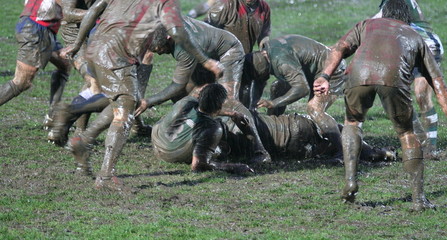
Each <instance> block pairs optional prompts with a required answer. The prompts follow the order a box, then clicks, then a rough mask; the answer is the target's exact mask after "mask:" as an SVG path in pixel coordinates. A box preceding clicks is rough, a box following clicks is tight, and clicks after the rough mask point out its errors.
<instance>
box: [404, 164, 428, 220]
mask: <svg viewBox="0 0 447 240" xmlns="http://www.w3.org/2000/svg"><path fill="white" fill-rule="evenodd" d="M404 169H405V171H406V172H408V173H409V174H410V182H411V188H412V194H411V199H412V201H413V206H412V208H411V209H412V210H413V211H422V210H425V209H432V208H435V205H433V204H432V203H430V201H428V199H427V198H426V197H425V194H424V188H423V185H424V163H423V159H422V158H413V159H410V160H407V161H404Z"/></svg>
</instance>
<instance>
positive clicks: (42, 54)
mask: <svg viewBox="0 0 447 240" xmlns="http://www.w3.org/2000/svg"><path fill="white" fill-rule="evenodd" d="M16 39H17V43H18V46H19V49H18V51H17V60H18V61H20V62H23V63H26V64H28V65H31V66H34V67H36V68H45V66H46V65H47V63H48V62H49V61H50V58H51V54H52V53H53V52H54V51H57V50H59V49H61V48H62V45H61V44H60V43H59V42H58V41H57V39H56V34H54V33H53V32H52V31H51V30H50V29H49V28H47V27H44V26H42V25H40V24H38V23H36V22H34V21H32V20H31V19H30V18H29V17H21V18H20V19H19V22H18V23H17V25H16Z"/></svg>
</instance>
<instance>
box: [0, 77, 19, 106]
mask: <svg viewBox="0 0 447 240" xmlns="http://www.w3.org/2000/svg"><path fill="white" fill-rule="evenodd" d="M21 92H22V91H20V89H19V87H18V86H17V85H15V84H14V82H13V81H12V80H11V81H8V82H6V83H4V84H3V85H1V86H0V106H1V105H3V104H5V103H7V102H8V101H9V100H11V99H13V98H14V97H16V96H18V95H19V94H20V93H21Z"/></svg>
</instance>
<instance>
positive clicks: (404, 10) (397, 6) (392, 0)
mask: <svg viewBox="0 0 447 240" xmlns="http://www.w3.org/2000/svg"><path fill="white" fill-rule="evenodd" d="M382 17H384V18H393V19H397V20H400V21H403V22H406V23H408V24H410V22H411V13H410V9H409V8H408V5H407V4H406V3H405V0H387V1H386V2H385V3H384V4H383V7H382Z"/></svg>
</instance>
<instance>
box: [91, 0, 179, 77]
mask: <svg viewBox="0 0 447 240" xmlns="http://www.w3.org/2000/svg"><path fill="white" fill-rule="evenodd" d="M160 24H161V25H163V26H164V27H165V28H166V29H167V30H169V29H172V28H174V27H184V25H183V22H182V17H181V15H180V7H179V4H178V2H177V1H176V0H126V1H122V0H110V1H109V2H108V5H107V7H106V9H105V10H104V12H103V13H102V15H101V20H100V21H99V24H98V27H97V30H96V34H94V36H93V37H92V38H91V40H90V41H89V46H88V48H87V58H89V59H90V60H91V61H92V62H94V63H96V64H98V65H100V66H102V67H105V68H107V69H111V70H113V69H119V68H123V67H127V66H130V65H133V64H136V63H138V60H139V59H142V56H143V54H144V53H145V52H146V50H147V49H148V47H149V46H150V45H151V44H152V38H153V34H154V31H155V30H156V28H157V27H158V26H159V25H160Z"/></svg>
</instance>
